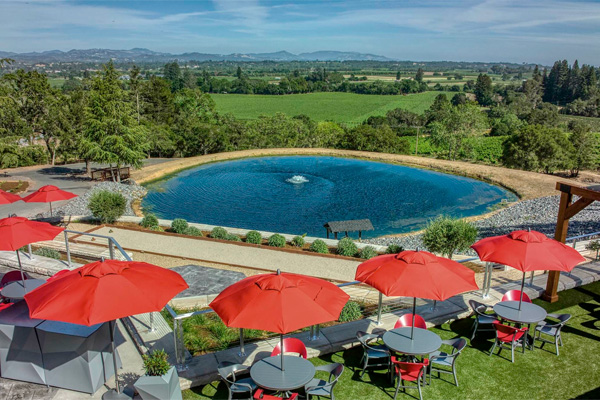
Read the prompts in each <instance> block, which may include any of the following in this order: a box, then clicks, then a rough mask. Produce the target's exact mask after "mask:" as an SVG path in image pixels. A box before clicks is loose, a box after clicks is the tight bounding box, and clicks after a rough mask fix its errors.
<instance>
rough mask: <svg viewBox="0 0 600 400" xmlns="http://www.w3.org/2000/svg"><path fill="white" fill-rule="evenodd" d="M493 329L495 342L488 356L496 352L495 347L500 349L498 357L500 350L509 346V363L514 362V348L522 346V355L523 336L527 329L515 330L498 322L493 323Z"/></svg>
mask: <svg viewBox="0 0 600 400" xmlns="http://www.w3.org/2000/svg"><path fill="white" fill-rule="evenodd" d="M494 329H495V330H496V340H494V345H493V346H492V350H490V354H489V355H490V356H491V355H492V354H493V353H494V350H496V346H498V347H499V348H500V350H498V355H500V352H501V351H502V348H503V347H504V346H506V345H508V346H510V361H511V362H513V363H514V362H515V347H517V346H519V345H521V346H523V354H524V353H525V335H526V334H527V330H528V329H527V327H523V328H516V327H514V326H510V325H504V324H502V323H501V322H500V321H494Z"/></svg>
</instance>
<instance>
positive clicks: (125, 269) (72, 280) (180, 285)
mask: <svg viewBox="0 0 600 400" xmlns="http://www.w3.org/2000/svg"><path fill="white" fill-rule="evenodd" d="M187 288H188V285H187V283H185V281H184V280H183V278H182V277H181V275H179V274H178V273H176V272H175V271H171V270H168V269H165V268H161V267H157V266H155V265H152V264H148V263H144V262H134V261H117V260H106V261H97V262H93V263H91V264H86V265H84V266H82V267H79V268H76V269H74V270H73V271H70V272H68V273H65V274H64V275H62V276H61V277H60V278H58V279H55V280H52V281H50V282H47V283H46V284H44V285H42V286H40V287H38V288H37V289H34V290H33V291H31V292H29V293H27V294H26V295H25V301H26V302H27V305H28V306H29V315H30V317H31V318H38V319H48V320H52V321H62V322H70V323H73V324H80V325H87V326H90V325H94V324H99V323H104V322H107V321H108V322H109V328H110V335H111V336H110V339H111V342H112V352H113V362H114V367H115V386H116V391H117V393H119V381H118V376H117V361H116V357H115V356H114V354H115V344H114V321H115V320H117V319H119V318H123V317H126V316H130V315H135V314H144V313H149V312H154V311H160V310H162V309H163V308H164V306H165V305H166V304H167V302H168V301H169V300H171V299H172V298H173V297H174V296H175V295H176V294H177V293H179V292H181V291H182V290H185V289H187Z"/></svg>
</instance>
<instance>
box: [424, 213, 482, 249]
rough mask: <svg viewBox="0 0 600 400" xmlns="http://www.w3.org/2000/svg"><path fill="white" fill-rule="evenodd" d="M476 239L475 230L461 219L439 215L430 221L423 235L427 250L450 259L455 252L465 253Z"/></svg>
mask: <svg viewBox="0 0 600 400" xmlns="http://www.w3.org/2000/svg"><path fill="white" fill-rule="evenodd" d="M476 238H477V228H476V227H475V226H474V225H473V224H471V223H469V222H467V221H464V220H462V219H454V218H451V217H447V216H443V215H440V216H439V217H437V218H436V219H434V220H433V221H430V222H429V224H428V225H427V228H426V229H425V233H424V234H423V238H422V240H423V244H424V245H425V247H426V248H427V250H429V251H431V252H433V253H440V254H442V255H443V256H445V257H448V258H452V254H454V252H456V251H465V250H467V249H468V248H469V246H471V245H472V244H473V243H474V242H475V239H476Z"/></svg>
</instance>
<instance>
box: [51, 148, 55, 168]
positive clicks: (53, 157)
mask: <svg viewBox="0 0 600 400" xmlns="http://www.w3.org/2000/svg"><path fill="white" fill-rule="evenodd" d="M51 153H52V166H54V164H55V162H56V149H53V150H52V151H51Z"/></svg>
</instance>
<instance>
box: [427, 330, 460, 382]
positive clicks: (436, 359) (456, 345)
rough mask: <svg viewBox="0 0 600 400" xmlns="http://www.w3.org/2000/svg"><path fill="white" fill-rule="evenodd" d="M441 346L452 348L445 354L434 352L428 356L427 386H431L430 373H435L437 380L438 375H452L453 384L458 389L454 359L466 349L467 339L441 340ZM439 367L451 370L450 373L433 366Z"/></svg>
mask: <svg viewBox="0 0 600 400" xmlns="http://www.w3.org/2000/svg"><path fill="white" fill-rule="evenodd" d="M442 345H447V346H452V352H451V353H446V352H443V351H435V352H433V353H431V354H430V355H429V384H431V373H432V372H433V371H436V372H437V373H438V378H439V377H440V374H452V376H453V377H454V384H455V385H456V386H457V387H458V378H457V377H456V359H457V358H458V356H459V355H460V353H461V351H463V350H464V348H465V347H467V339H464V338H456V339H450V340H443V341H442ZM436 364H437V365H440V366H444V367H447V368H451V369H452V370H451V371H448V370H447V369H440V368H436V367H435V366H434V365H436Z"/></svg>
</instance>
